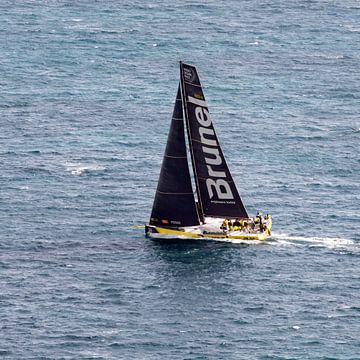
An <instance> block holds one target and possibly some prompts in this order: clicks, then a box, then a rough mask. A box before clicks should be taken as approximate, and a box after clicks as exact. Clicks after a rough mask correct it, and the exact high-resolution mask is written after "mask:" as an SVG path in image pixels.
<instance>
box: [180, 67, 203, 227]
mask: <svg viewBox="0 0 360 360" xmlns="http://www.w3.org/2000/svg"><path fill="white" fill-rule="evenodd" d="M182 65H183V63H182V62H181V61H180V89H181V99H182V107H183V113H184V117H185V124H186V133H187V137H188V143H189V149H190V155H191V165H192V169H193V173H194V181H195V188H196V194H197V197H198V203H197V204H198V206H197V209H198V213H199V218H200V221H201V222H204V221H205V218H204V210H203V206H202V201H201V199H200V196H201V194H200V187H199V181H198V176H197V174H196V166H195V157H194V151H193V147H192V146H191V135H190V130H189V129H190V127H189V116H188V107H187V103H186V102H187V100H186V96H185V84H184V76H183V69H182Z"/></svg>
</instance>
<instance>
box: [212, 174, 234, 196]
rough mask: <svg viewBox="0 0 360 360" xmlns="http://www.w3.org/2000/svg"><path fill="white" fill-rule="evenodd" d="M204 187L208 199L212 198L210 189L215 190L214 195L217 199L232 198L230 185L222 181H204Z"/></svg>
mask: <svg viewBox="0 0 360 360" xmlns="http://www.w3.org/2000/svg"><path fill="white" fill-rule="evenodd" d="M206 186H207V189H208V193H209V197H210V199H211V198H212V197H213V196H214V193H213V191H212V187H214V188H215V190H216V194H217V196H218V198H219V199H221V200H227V199H233V198H234V196H233V194H232V192H231V189H230V185H229V184H228V182H227V181H225V180H224V179H217V180H216V181H215V180H213V179H206Z"/></svg>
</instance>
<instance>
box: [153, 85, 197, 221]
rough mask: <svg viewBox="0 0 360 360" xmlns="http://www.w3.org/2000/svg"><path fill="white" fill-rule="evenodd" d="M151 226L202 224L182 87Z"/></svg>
mask: <svg viewBox="0 0 360 360" xmlns="http://www.w3.org/2000/svg"><path fill="white" fill-rule="evenodd" d="M150 225H155V226H166V227H179V226H195V225H199V216H198V212H197V208H196V204H195V199H194V193H193V189H192V186H191V178H190V172H189V164H188V160H187V153H186V144H185V131H184V118H183V107H182V99H181V93H180V87H179V88H178V92H177V96H176V101H175V106H174V111H173V117H172V120H171V125H170V131H169V135H168V140H167V145H166V149H165V154H164V158H163V162H162V166H161V171H160V177H159V182H158V186H157V189H156V195H155V199H154V204H153V208H152V212H151V217H150Z"/></svg>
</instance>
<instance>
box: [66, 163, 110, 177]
mask: <svg viewBox="0 0 360 360" xmlns="http://www.w3.org/2000/svg"><path fill="white" fill-rule="evenodd" d="M105 169H106V168H105V167H104V166H101V165H98V164H78V163H66V164H65V170H66V171H68V172H70V173H71V175H76V176H80V175H82V174H85V173H92V172H99V171H104V170H105Z"/></svg>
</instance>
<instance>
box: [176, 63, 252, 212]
mask: <svg viewBox="0 0 360 360" xmlns="http://www.w3.org/2000/svg"><path fill="white" fill-rule="evenodd" d="M180 75H181V91H182V97H183V101H184V110H185V111H184V112H185V118H186V123H187V129H188V136H189V144H190V150H191V155H192V161H193V167H194V173H195V182H196V187H197V192H198V197H199V202H200V209H201V211H202V213H203V215H204V216H212V217H232V218H234V217H243V218H247V217H248V214H247V211H246V209H245V207H244V205H243V203H242V201H241V198H240V195H239V192H238V191H237V189H236V185H235V183H234V181H233V178H232V176H231V174H230V171H229V168H228V166H227V164H226V161H225V158H224V155H223V152H222V150H221V147H220V144H219V141H218V138H217V136H216V133H215V130H214V126H213V123H212V121H211V116H210V114H209V109H208V106H207V104H206V101H205V97H204V93H203V91H202V87H201V83H200V79H199V76H198V74H197V71H196V69H195V67H193V66H191V65H186V64H183V63H180Z"/></svg>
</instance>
